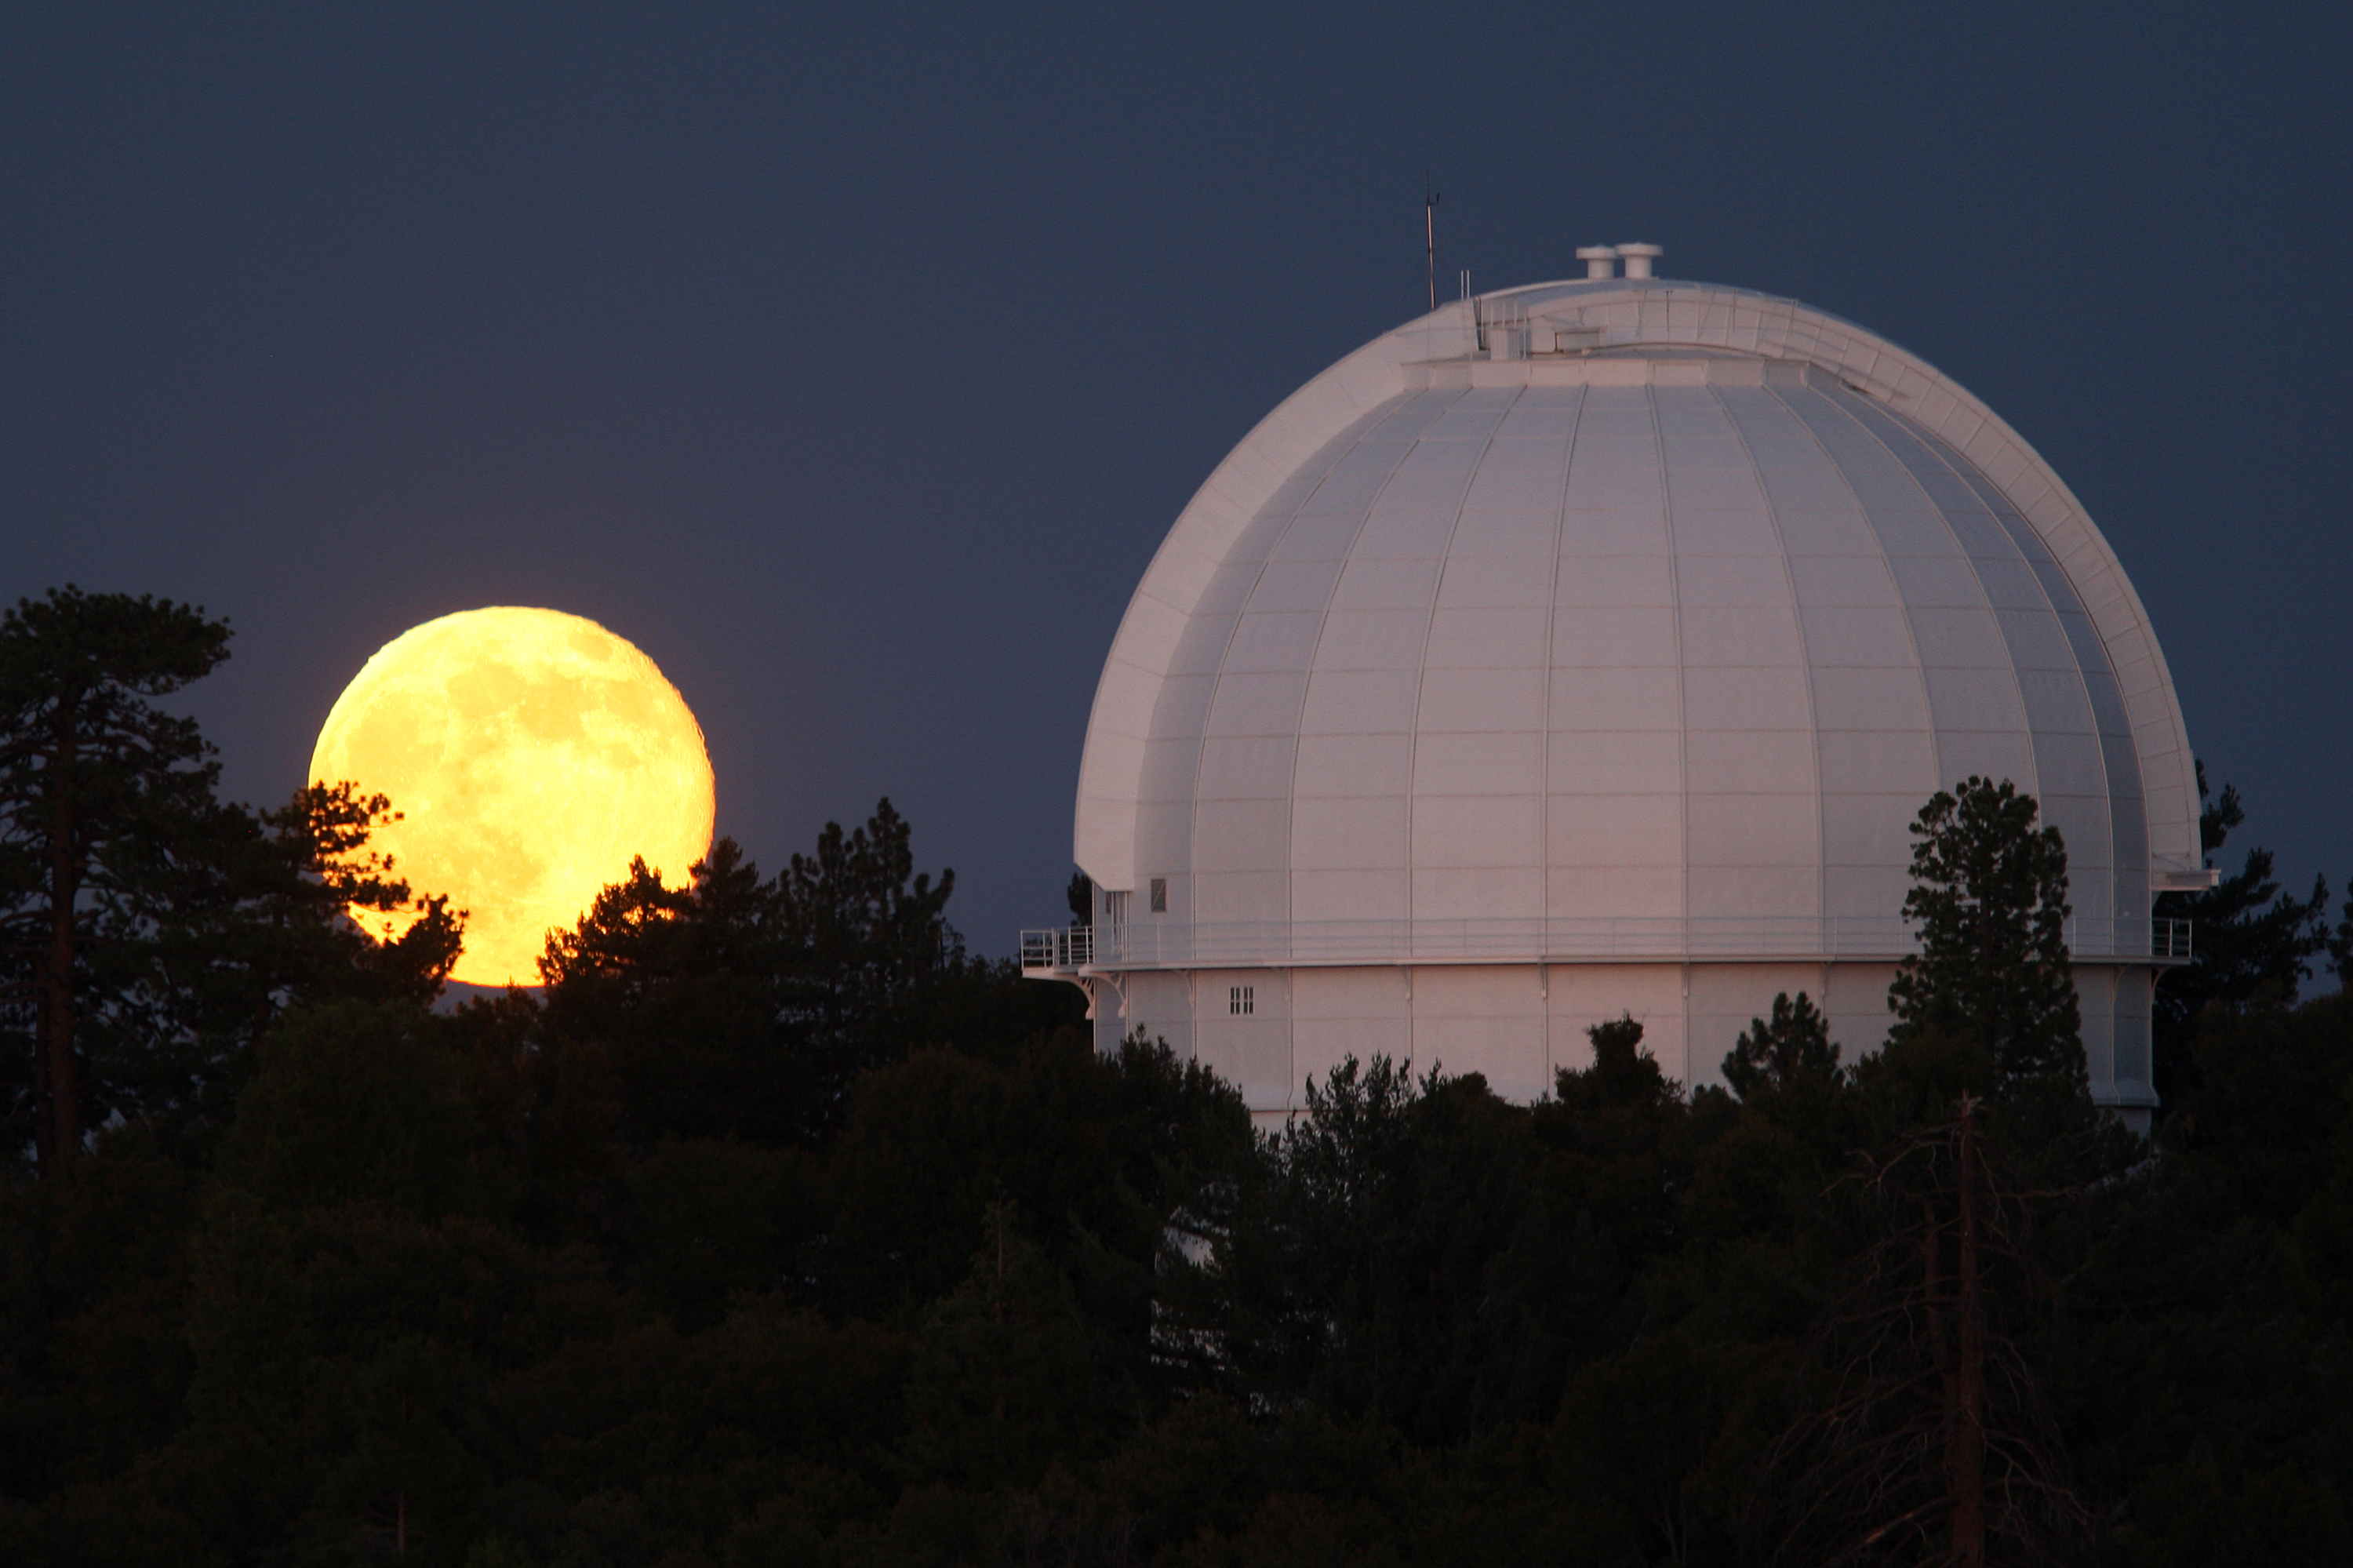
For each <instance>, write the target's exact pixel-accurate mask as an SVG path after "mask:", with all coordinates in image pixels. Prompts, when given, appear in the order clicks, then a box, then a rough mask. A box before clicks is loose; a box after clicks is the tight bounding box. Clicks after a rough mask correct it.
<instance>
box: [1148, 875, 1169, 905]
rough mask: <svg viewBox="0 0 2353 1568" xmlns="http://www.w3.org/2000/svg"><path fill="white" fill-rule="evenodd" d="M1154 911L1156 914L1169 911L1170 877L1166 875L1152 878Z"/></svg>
mask: <svg viewBox="0 0 2353 1568" xmlns="http://www.w3.org/2000/svg"><path fill="white" fill-rule="evenodd" d="M1152 912H1153V913H1154V914H1155V915H1166V914H1167V913H1168V879H1167V878H1166V877H1165V876H1155V877H1154V878H1153V879H1152Z"/></svg>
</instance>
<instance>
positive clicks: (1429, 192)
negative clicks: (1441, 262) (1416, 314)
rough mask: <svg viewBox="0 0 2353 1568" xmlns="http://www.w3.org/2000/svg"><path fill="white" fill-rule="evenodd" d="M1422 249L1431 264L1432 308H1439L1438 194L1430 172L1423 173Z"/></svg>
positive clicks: (1425, 170)
mask: <svg viewBox="0 0 2353 1568" xmlns="http://www.w3.org/2000/svg"><path fill="white" fill-rule="evenodd" d="M1421 249H1422V256H1423V258H1424V259H1425V260H1428V261H1429V263H1430V309H1431V310H1433V311H1434V310H1436V309H1437V308H1438V192H1437V191H1435V190H1433V189H1432V188H1431V187H1430V171H1429V170H1428V169H1426V168H1425V169H1423V170H1422V171H1421Z"/></svg>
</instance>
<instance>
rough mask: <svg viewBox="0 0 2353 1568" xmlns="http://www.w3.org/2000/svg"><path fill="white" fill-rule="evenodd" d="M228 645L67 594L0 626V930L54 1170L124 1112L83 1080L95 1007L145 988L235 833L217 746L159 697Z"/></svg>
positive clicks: (212, 635)
mask: <svg viewBox="0 0 2353 1568" xmlns="http://www.w3.org/2000/svg"><path fill="white" fill-rule="evenodd" d="M228 637H229V629H228V623H227V621H225V620H209V619H207V618H206V615H205V613H204V611H203V610H202V609H198V608H195V607H194V606H190V605H185V604H175V603H174V602H172V601H170V600H168V599H154V598H153V597H149V596H142V597H140V598H137V599H132V598H131V597H130V596H129V595H127V594H86V593H84V592H82V591H81V590H80V589H79V588H75V587H73V586H71V585H70V584H69V585H68V586H67V587H65V588H57V589H52V590H50V592H49V593H48V594H47V595H46V596H44V597H43V598H41V599H19V600H18V601H17V603H16V608H14V609H10V610H8V611H7V612H6V613H5V615H0V857H5V858H0V878H5V882H0V889H4V890H5V927H0V928H5V933H6V936H5V942H6V950H7V956H8V959H10V964H9V968H10V970H11V971H12V972H11V974H10V977H9V978H10V980H11V982H12V983H11V985H10V988H9V993H8V994H9V1001H11V1003H12V1004H13V1006H12V1011H14V1012H18V1013H19V1014H20V1016H21V1015H22V1014H26V1013H29V1015H30V1019H31V1023H32V1030H31V1033H32V1063H31V1065H32V1072H31V1075H30V1076H31V1084H30V1088H31V1099H32V1104H33V1122H34V1137H35V1142H36V1145H37V1149H38V1150H39V1155H40V1160H41V1167H42V1169H43V1170H44V1171H54V1170H55V1169H57V1168H58V1165H59V1163H60V1162H61V1161H62V1160H66V1159H68V1158H69V1157H70V1156H71V1155H73V1154H74V1153H76V1152H78V1151H79V1150H80V1148H81V1146H82V1133H83V1129H84V1128H85V1127H86V1126H87V1125H88V1123H89V1120H90V1117H91V1116H92V1114H93V1113H94V1114H96V1115H99V1116H102V1115H104V1114H105V1112H106V1111H107V1110H108V1109H110V1108H111V1107H110V1106H109V1104H108V1103H107V1100H108V1097H107V1096H106V1095H105V1094H104V1092H103V1088H104V1086H103V1085H102V1084H91V1083H86V1082H85V1072H84V1069H85V1066H86V1065H88V1064H89V1061H90V1056H91V1054H92V1052H93V1049H94V1048H95V1047H97V1046H98V1045H99V1044H100V1042H99V1041H97V1040H94V1039H93V1038H91V1034H90V1030H89V1029H88V1028H87V1027H86V1025H87V1023H88V1022H89V1021H90V1014H91V1012H92V1008H91V1006H90V1000H91V997H92V995H93V993H97V994H100V995H103V994H106V993H110V992H111V993H112V994H113V995H114V996H115V997H118V998H121V997H125V996H127V995H128V994H130V993H132V992H134V991H137V990H138V989H139V986H140V982H141V981H142V980H143V979H145V978H147V977H145V976H144V975H142V973H141V972H140V971H141V969H142V967H143V966H142V965H141V963H140V961H139V960H140V957H141V955H140V954H139V953H138V952H137V950H136V949H137V948H138V947H139V946H140V938H142V937H143V936H144V935H145V934H146V932H147V930H148V929H150V928H152V927H153V926H154V925H155V924H156V923H158V922H161V921H164V920H165V919H168V918H169V917H170V916H171V914H172V906H173V895H174V892H183V893H185V892H186V891H190V890H189V889H186V888H185V886H181V887H175V884H184V883H185V881H187V880H188V879H189V877H190V875H191V874H197V868H198V865H199V863H201V862H203V861H204V860H205V859H206V856H207V852H208V851H209V850H210V849H211V848H212V844H211V843H210V842H207V841H213V840H216V839H217V838H218V837H219V835H220V832H221V830H222V828H223V826H224V823H223V821H222V820H221V811H220V808H219V807H218V805H217V803H216V801H215V800H214V798H213V790H214V787H215V784H216V780H217V779H218V777H219V771H220V769H219V764H218V763H216V762H215V761H214V760H213V751H212V747H210V746H208V745H207V744H206V741H205V739H204V737H203V736H202V735H200V734H199V733H198V731H197V728H196V725H195V720H193V719H188V718H183V717H180V716H178V715H174V714H168V713H165V712H164V710H163V709H161V708H159V707H157V706H156V705H154V703H153V701H152V700H151V699H153V698H156V697H162V696H168V695H169V694H172V693H174V692H176V691H178V690H180V689H181V688H182V687H184V686H185V685H187V684H188V683H190V682H192V681H195V680H199V679H201V678H202V677H203V676H205V675H206V674H207V673H210V672H211V671H212V670H213V669H214V667H215V666H216V665H218V664H219V663H220V662H221V661H222V660H224V659H226V658H227V657H228Z"/></svg>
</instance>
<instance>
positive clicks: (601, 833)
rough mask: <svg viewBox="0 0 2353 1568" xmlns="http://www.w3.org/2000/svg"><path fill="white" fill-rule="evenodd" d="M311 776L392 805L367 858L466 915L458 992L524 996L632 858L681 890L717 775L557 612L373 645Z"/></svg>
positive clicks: (418, 631)
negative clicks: (511, 990)
mask: <svg viewBox="0 0 2353 1568" xmlns="http://www.w3.org/2000/svg"><path fill="white" fill-rule="evenodd" d="M311 778H312V779H315V780H318V781H320V782H322V783H328V784H332V783H338V782H341V781H343V780H346V779H348V780H350V781H351V782H352V783H353V784H355V785H357V786H358V787H359V788H360V789H362V790H363V791H364V792H366V793H368V794H383V795H387V796H390V797H391V799H392V809H393V810H396V811H397V812H399V813H401V818H400V820H399V821H393V822H387V823H385V825H384V826H383V827H382V828H381V829H380V830H379V831H378V832H377V833H376V834H375V840H374V846H375V848H376V849H378V850H381V851H383V852H384V853H387V854H389V855H391V856H392V857H393V874H395V875H396V876H398V877H401V878H402V879H404V880H406V882H407V883H408V885H409V887H410V889H411V891H412V892H413V893H415V894H416V895H418V896H422V895H426V894H433V893H438V894H447V895H448V898H449V904H450V906H451V907H452V908H460V909H464V910H465V911H466V912H467V919H466V937H465V941H466V946H465V951H464V952H463V953H462V954H461V955H460V956H459V959H458V965H457V968H456V969H455V970H454V971H453V978H454V979H457V980H464V981H467V982H469V983H470V984H474V985H505V984H509V983H517V984H523V985H532V984H536V983H537V982H538V978H539V976H538V968H537V960H538V959H539V955H540V953H541V950H542V949H543V947H544V945H545V942H546V938H547V933H548V931H549V930H550V929H551V928H553V927H568V926H571V925H572V924H574V923H575V921H577V920H578V919H579V918H580V916H582V915H583V914H584V913H586V910H587V908H588V906H590V905H591V904H592V903H594V902H595V901H596V895H597V893H598V892H600V891H601V890H602V889H603V888H604V887H605V886H606V885H608V884H611V883H615V882H618V881H620V880H621V878H622V877H623V876H625V875H626V874H628V869H629V862H630V860H631V859H632V858H633V857H636V856H638V855H643V856H644V857H645V861H646V863H647V864H648V865H649V866H650V867H652V868H653V869H654V870H655V871H656V872H658V873H659V874H661V875H662V879H663V880H664V881H665V882H667V883H669V884H670V885H671V886H674V887H675V886H678V885H681V884H682V883H684V881H685V880H686V876H687V872H688V868H689V867H690V866H691V865H692V864H693V863H695V862H696V861H697V860H700V859H701V858H702V855H703V854H704V853H705V852H706V851H708V850H709V849H710V847H711V828H712V780H711V758H710V755H709V753H708V752H706V751H705V750H704V748H703V744H702V726H700V725H698V724H696V723H695V721H694V715H693V714H692V713H691V711H689V710H688V708H687V705H686V701H685V699H684V698H682V697H681V696H680V695H679V694H678V691H677V688H675V687H673V686H672V685H671V684H670V683H669V682H668V681H666V680H664V679H663V678H662V673H661V672H660V671H659V669H657V668H655V667H654V662H653V661H652V660H650V659H649V658H647V657H646V656H645V655H644V654H643V653H641V652H638V650H637V649H636V648H635V647H634V646H632V645H631V644H630V643H629V642H628V641H626V640H625V639H622V638H619V637H616V636H615V635H613V633H611V632H609V631H607V630H605V629H604V628H603V627H601V626H599V625H597V624H596V622H595V621H593V620H583V619H582V618H581V617H579V616H576V615H565V614H564V613H562V612H561V611H559V610H553V609H517V608H512V607H506V606H501V607H498V608H494V609H470V610H466V611H464V612H462V613H460V614H457V615H445V616H443V617H442V618H441V619H440V620H428V621H427V622H426V623H425V624H424V625H422V626H419V627H417V628H414V629H413V630H408V631H405V632H403V633H401V634H400V635H399V636H398V637H396V638H395V639H393V640H392V641H390V642H387V643H385V645H384V647H382V648H381V649H378V650H377V651H376V654H375V657H374V658H372V659H370V660H369V661H368V662H367V664H366V666H365V667H364V669H362V670H361V671H360V673H359V674H358V675H357V676H356V677H354V678H353V681H352V683H351V684H350V685H349V686H347V687H345V688H344V690H343V695H342V696H341V697H338V698H337V699H336V700H335V706H334V710H333V711H332V712H331V713H330V714H328V715H327V724H326V727H325V728H324V729H322V730H321V731H320V732H319V744H318V747H317V749H316V750H315V751H313V752H312V753H311ZM353 914H354V916H359V914H360V912H359V911H356V910H355V911H353ZM381 920H382V916H373V915H371V916H367V917H366V919H364V921H363V923H368V922H369V921H375V922H379V923H380V922H381ZM400 928H402V927H401V925H400V923H398V922H396V923H395V925H394V930H395V931H396V932H397V931H398V930H399V929H400Z"/></svg>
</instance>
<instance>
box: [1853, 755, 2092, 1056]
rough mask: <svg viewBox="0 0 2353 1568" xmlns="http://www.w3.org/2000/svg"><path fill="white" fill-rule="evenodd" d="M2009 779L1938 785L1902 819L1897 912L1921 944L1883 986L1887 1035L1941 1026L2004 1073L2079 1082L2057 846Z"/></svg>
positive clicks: (2054, 832) (2077, 1019)
mask: <svg viewBox="0 0 2353 1568" xmlns="http://www.w3.org/2000/svg"><path fill="white" fill-rule="evenodd" d="M2036 815H2037V808H2036V805H2035V801H2034V797H2033V796H2031V795H2022V794H2021V793H2019V791H2018V789H2017V788H2016V786H2014V785H2013V784H2011V783H2010V780H2008V779H2003V780H2002V781H2001V782H2000V783H1999V784H1996V783H1992V782H1990V781H1989V780H1987V779H1978V778H1974V777H1972V778H1969V779H1964V780H1963V781H1962V782H1961V783H1960V784H1958V785H1957V786H1956V787H1955V789H1954V791H1953V792H1952V793H1949V794H1948V793H1947V792H1945V791H1944V790H1938V791H1937V792H1936V794H1935V795H1933V796H1931V797H1929V800H1928V803H1927V804H1926V806H1923V807H1922V808H1921V809H1920V815H1919V819H1918V821H1915V822H1914V823H1913V824H1912V833H1913V836H1914V837H1915V839H1917V840H1918V841H1919V842H1917V843H1916V844H1915V845H1914V846H1913V851H1912V877H1913V883H1914V886H1913V888H1912V891H1911V892H1909V893H1908V894H1906V895H1905V897H1904V917H1905V920H1906V921H1907V922H1909V923H1910V924H1911V925H1912V926H1913V927H1915V929H1916V930H1917V932H1918V936H1919V942H1920V950H1919V951H1918V952H1917V953H1916V954H1915V955H1913V956H1911V957H1908V958H1906V959H1905V960H1904V961H1903V962H1902V963H1901V964H1900V965H1898V966H1897V969H1896V974H1895V983H1894V985H1892V986H1890V987H1889V988H1888V993H1887V999H1888V1004H1889V1006H1890V1007H1891V1008H1892V1009H1893V1010H1894V1013H1895V1016H1896V1019H1897V1024H1896V1029H1895V1033H1896V1035H1897V1037H1898V1038H1904V1037H1908V1036H1913V1035H1917V1034H1919V1033H1922V1032H1924V1031H1928V1030H1946V1031H1950V1032H1953V1033H1957V1034H1958V1035H1960V1036H1961V1037H1963V1038H1966V1039H1969V1040H1973V1041H1975V1042H1976V1043H1977V1044H1980V1045H1982V1046H1984V1047H1985V1049H1986V1050H1988V1051H1989V1052H1990V1053H1991V1054H1992V1055H1993V1057H1994V1060H1995V1062H1996V1064H1997V1065H1998V1066H1999V1067H2000V1073H2001V1075H2002V1078H2003V1079H2004V1080H2005V1081H2006V1082H2010V1083H2016V1082H2018V1081H2020V1080H2023V1079H2026V1078H2032V1077H2042V1076H2045V1075H2059V1076H2061V1077H2063V1078H2066V1079H2070V1080H2073V1082H2076V1083H2079V1084H2080V1083H2083V1082H2084V1081H2085V1066H2084V1044H2083V1020H2082V1015H2081V1012H2079V1010H2078V1008H2077V1005H2076V1001H2075V981H2074V974H2073V967H2072V965H2071V964H2070V961H2069V959H2068V954H2067V917H2068V916H2069V914H2070V913H2071V912H2072V910H2071V907H2070V906H2069V904H2068V902H2067V847H2066V844H2065V842H2063V840H2062V839H2061V838H2060V836H2059V830H2058V829H2056V828H2049V827H2046V828H2037V827H2036V826H2035V818H2036Z"/></svg>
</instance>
